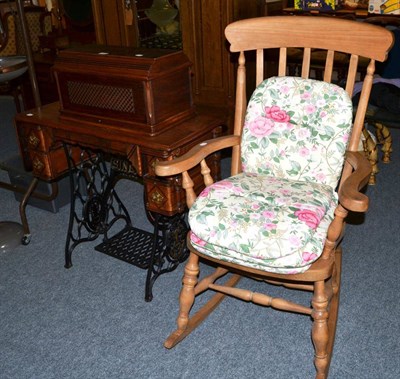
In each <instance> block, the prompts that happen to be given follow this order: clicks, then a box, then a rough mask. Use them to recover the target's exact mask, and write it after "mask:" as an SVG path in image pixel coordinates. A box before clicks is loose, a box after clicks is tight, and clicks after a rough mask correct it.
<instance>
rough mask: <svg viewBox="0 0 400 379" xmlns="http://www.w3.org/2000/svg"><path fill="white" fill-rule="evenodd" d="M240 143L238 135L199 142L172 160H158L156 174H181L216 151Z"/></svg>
mask: <svg viewBox="0 0 400 379" xmlns="http://www.w3.org/2000/svg"><path fill="white" fill-rule="evenodd" d="M239 144H240V137H239V136H236V135H231V136H224V137H219V138H214V139H211V140H207V141H204V142H201V143H199V144H197V145H196V146H194V147H192V148H191V149H190V150H189V151H188V152H187V153H186V154H184V155H182V156H181V157H178V158H175V159H173V160H170V161H164V162H158V163H157V165H156V167H155V172H156V175H158V176H170V175H177V174H181V173H182V172H184V171H188V170H190V169H191V168H193V167H194V166H196V165H197V164H199V163H200V162H201V161H202V160H203V159H205V158H206V157H207V156H208V155H210V154H212V153H215V152H216V151H219V150H222V149H226V148H228V147H233V146H237V145H239Z"/></svg>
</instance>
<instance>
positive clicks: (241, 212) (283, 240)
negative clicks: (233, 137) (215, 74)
mask: <svg viewBox="0 0 400 379" xmlns="http://www.w3.org/2000/svg"><path fill="white" fill-rule="evenodd" d="M351 125H352V104H351V100H350V98H349V97H348V96H347V93H346V92H345V91H344V90H343V89H341V88H340V87H338V86H336V85H333V84H329V83H325V82H319V81H315V80H310V79H301V78H293V77H274V78H271V79H268V80H266V81H264V82H263V83H262V84H261V85H260V86H259V87H257V89H256V91H255V92H254V94H253V96H252V98H251V99H250V102H249V106H248V110H247V114H246V118H245V125H244V131H243V138H242V145H241V150H242V166H243V173H241V174H239V175H236V176H233V177H231V178H228V179H225V180H222V181H220V182H217V183H214V184H212V185H211V186H209V187H207V188H206V189H205V190H204V191H203V192H202V193H201V194H200V195H199V197H198V198H197V200H196V201H195V203H194V204H193V206H192V208H191V209H190V212H189V224H190V228H191V237H190V238H191V242H192V244H193V245H194V246H195V247H196V248H197V249H198V250H199V251H200V252H202V253H204V254H206V255H209V256H211V257H214V258H218V259H221V260H225V261H228V262H233V263H238V264H241V265H244V266H250V267H253V268H257V269H261V270H264V271H270V272H278V273H299V272H304V271H305V270H307V269H308V268H309V267H310V265H311V263H312V262H314V261H315V260H316V259H317V258H318V257H319V256H320V255H321V253H322V249H323V245H324V242H325V238H326V232H327V229H328V226H329V224H330V222H331V221H332V219H333V212H334V209H335V207H336V205H337V194H336V192H335V188H336V186H337V181H338V178H339V175H340V172H341V169H342V166H343V161H344V153H345V149H346V142H347V140H348V136H349V132H350V129H351Z"/></svg>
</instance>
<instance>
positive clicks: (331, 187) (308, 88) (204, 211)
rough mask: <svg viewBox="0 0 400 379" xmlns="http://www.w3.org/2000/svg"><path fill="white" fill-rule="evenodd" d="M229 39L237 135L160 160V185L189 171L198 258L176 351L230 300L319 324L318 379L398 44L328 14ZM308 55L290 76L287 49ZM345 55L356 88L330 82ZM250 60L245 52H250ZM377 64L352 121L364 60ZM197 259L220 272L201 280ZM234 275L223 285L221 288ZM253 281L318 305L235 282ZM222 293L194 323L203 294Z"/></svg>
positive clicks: (185, 293) (258, 23) (237, 28)
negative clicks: (252, 71) (373, 108)
mask: <svg viewBox="0 0 400 379" xmlns="http://www.w3.org/2000/svg"><path fill="white" fill-rule="evenodd" d="M225 35H226V38H227V40H228V41H229V43H230V50H231V52H234V53H235V52H239V64H238V71H237V90H236V107H235V108H236V109H235V125H234V134H233V135H229V136H224V137H220V138H217V139H215V140H209V141H204V142H203V143H200V144H199V145H197V146H195V147H194V148H193V149H192V150H191V151H189V152H188V153H186V154H185V155H183V156H181V157H178V158H176V159H174V160H171V161H164V162H160V163H158V165H157V167H156V173H157V174H158V175H160V176H170V175H178V174H180V173H181V174H182V187H183V188H184V189H185V191H186V199H187V205H188V208H189V215H188V220H189V224H190V229H191V230H190V232H189V234H188V247H189V249H190V255H189V258H188V262H187V264H186V267H185V272H184V277H183V287H182V290H181V294H180V310H179V316H178V319H177V325H178V327H177V329H176V331H174V332H173V333H172V334H171V335H170V336H169V337H168V339H167V340H166V342H165V347H167V348H171V347H173V346H175V345H176V344H177V343H178V342H179V341H181V340H182V339H183V338H185V337H186V336H187V335H188V334H189V333H190V332H191V331H192V330H193V329H194V328H196V327H197V326H198V325H199V324H200V323H201V322H202V321H203V320H204V319H205V317H207V315H208V314H209V313H210V312H211V311H212V310H214V309H215V307H216V306H217V305H218V304H219V302H220V301H221V300H222V299H223V297H224V296H225V295H229V296H233V297H237V298H239V299H242V300H245V301H252V302H253V303H255V304H260V305H263V306H271V307H273V308H276V309H279V310H284V311H290V312H295V313H300V314H305V315H309V316H311V319H312V320H313V323H312V331H311V336H312V341H313V344H314V349H315V357H314V364H315V367H316V371H317V375H316V377H317V378H326V377H327V375H328V370H329V364H330V360H331V355H332V350H333V344H334V338H335V329H336V321H337V315H338V307H339V289H340V274H341V254H342V249H341V247H340V242H341V240H342V237H343V231H344V230H343V227H344V224H345V220H346V217H347V215H348V213H349V211H354V212H365V211H366V210H367V208H368V198H367V196H366V195H364V194H363V193H361V192H360V190H361V189H362V188H363V187H364V186H365V185H366V184H367V183H368V179H369V174H370V171H371V167H370V164H369V162H368V160H367V159H366V158H365V156H364V155H363V153H360V152H359V146H360V136H361V132H362V128H363V123H364V117H365V112H366V109H367V104H368V97H369V93H370V90H371V85H372V76H373V73H374V68H375V61H384V60H385V59H386V56H387V53H388V51H389V50H390V48H391V46H392V43H393V36H392V34H391V32H389V31H388V30H386V29H384V28H382V27H378V26H375V25H369V24H366V23H360V22H356V21H349V20H343V19H336V18H328V17H322V18H320V17H301V16H274V17H261V18H253V19H247V20H241V21H237V22H234V23H232V24H230V25H228V26H227V28H226V30H225ZM293 47H294V48H302V49H303V52H304V59H303V65H302V69H301V77H292V76H287V72H288V71H287V64H286V53H287V49H288V48H293ZM265 49H279V52H280V58H279V72H278V75H277V76H274V77H270V78H267V79H265V78H264V73H265V72H266V70H265V68H266V67H264V50H265ZM312 49H324V50H327V54H326V64H325V70H324V74H323V75H324V76H323V81H322V80H321V81H319V80H315V79H310V78H309V76H310V56H311V54H310V52H311V50H312ZM251 50H254V51H255V52H256V83H255V84H256V89H255V91H254V92H253V95H252V96H251V98H250V101H249V103H248V104H247V100H246V75H245V55H246V54H247V52H248V51H251ZM335 51H337V52H339V53H346V54H349V56H350V59H349V68H348V71H347V81H346V88H345V89H343V88H341V87H339V86H338V85H336V84H333V83H332V66H333V61H334V54H335ZM245 52H246V54H245ZM359 56H363V57H367V58H369V59H370V63H369V65H368V69H367V74H366V76H365V78H364V85H363V89H362V94H361V98H360V101H359V104H358V108H357V111H356V114H355V118H354V115H353V108H352V102H351V94H352V92H353V86H354V82H355V79H356V75H357V63H358V57H359ZM226 148H232V162H231V176H230V177H229V178H227V179H223V180H221V181H219V182H216V183H213V181H212V179H211V176H210V169H209V168H208V167H207V164H206V161H205V158H206V157H207V156H208V155H210V154H213V153H215V152H216V151H218V150H221V149H226ZM198 164H199V165H201V172H202V174H203V177H204V183H205V185H206V187H205V189H204V190H203V191H202V192H201V193H200V194H199V196H198V197H197V198H196V194H195V190H194V183H193V181H192V179H191V178H190V173H191V171H190V170H191V169H192V168H193V167H194V166H195V165H198ZM199 258H202V261H203V262H206V263H207V262H210V263H211V265H216V266H217V269H216V270H215V272H214V273H213V274H211V275H208V276H206V277H205V278H203V279H202V280H200V281H198V274H199ZM228 273H231V275H229V276H228V279H227V280H226V282H225V284H219V283H218V284H217V280H218V279H220V278H222V277H223V276H225V275H226V274H228ZM241 276H246V277H250V278H254V279H257V280H262V281H265V282H267V283H270V284H274V285H275V284H279V285H283V286H284V287H287V288H288V289H301V290H308V291H311V292H312V294H313V295H312V296H311V306H310V305H309V304H306V305H302V304H296V303H294V302H292V301H287V300H284V299H279V298H272V297H270V296H268V295H266V294H262V293H253V292H251V291H249V290H247V289H239V288H236V287H235V285H236V284H237V282H238V281H239V279H240V278H241ZM207 289H211V290H213V291H216V294H215V295H214V296H213V297H212V298H211V299H210V300H209V301H208V302H207V303H206V304H205V305H204V306H202V307H201V308H200V309H199V311H198V312H197V313H195V314H194V315H193V316H189V313H190V311H191V308H192V306H193V304H194V301H195V298H196V296H198V295H200V294H201V293H202V292H204V291H205V290H207Z"/></svg>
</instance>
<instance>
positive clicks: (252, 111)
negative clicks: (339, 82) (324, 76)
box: [242, 77, 353, 187]
mask: <svg viewBox="0 0 400 379" xmlns="http://www.w3.org/2000/svg"><path fill="white" fill-rule="evenodd" d="M352 112H353V110H352V103H351V100H350V98H349V96H348V95H347V92H346V91H345V90H344V89H342V88H341V87H339V86H336V85H334V84H330V83H325V82H322V81H316V80H310V79H302V78H295V77H274V78H270V79H268V80H266V81H264V82H263V83H261V85H260V86H258V87H257V89H256V90H255V91H254V93H253V95H252V97H251V99H250V102H249V105H248V108H247V114H246V119H245V125H244V131H243V139H242V166H243V171H245V172H254V173H257V174H264V175H272V176H277V177H281V178H288V179H293V180H306V181H310V182H314V181H315V179H316V178H318V181H319V182H322V183H325V184H328V185H330V186H332V187H334V186H335V183H337V181H338V179H339V176H340V173H341V167H342V165H343V159H344V154H345V151H346V147H347V141H348V139H349V133H350V130H351V126H352Z"/></svg>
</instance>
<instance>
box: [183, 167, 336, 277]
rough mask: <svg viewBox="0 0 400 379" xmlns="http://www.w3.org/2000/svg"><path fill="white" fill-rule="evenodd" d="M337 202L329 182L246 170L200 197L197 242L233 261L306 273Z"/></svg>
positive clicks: (192, 218)
mask: <svg viewBox="0 0 400 379" xmlns="http://www.w3.org/2000/svg"><path fill="white" fill-rule="evenodd" d="M336 204H337V196H336V193H335V192H334V191H333V189H332V188H331V187H329V186H327V185H324V184H313V183H307V182H301V181H291V180H288V179H279V178H274V177H271V176H266V175H256V174H246V173H242V174H239V175H236V176H233V177H231V178H229V179H225V180H222V181H220V182H217V183H214V184H212V185H211V186H209V187H207V188H206V189H205V190H204V191H203V192H202V193H201V194H200V196H199V197H198V198H197V200H196V202H195V203H194V204H193V205H192V208H191V209H190V212H189V223H190V228H191V231H192V232H191V242H192V244H193V245H194V246H195V247H196V248H197V249H198V250H199V251H200V252H203V253H204V254H207V255H210V256H212V257H214V258H219V259H222V260H226V261H228V262H234V263H238V264H242V265H245V266H250V267H254V268H257V269H262V270H265V271H270V272H281V273H296V272H303V271H305V270H306V269H307V268H308V267H309V265H310V264H311V263H312V262H313V261H314V260H315V259H317V258H318V257H319V256H320V254H321V251H322V248H323V243H324V241H325V236H326V230H327V228H328V226H329V224H330V222H331V220H332V218H333V211H334V209H335V206H336Z"/></svg>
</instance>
